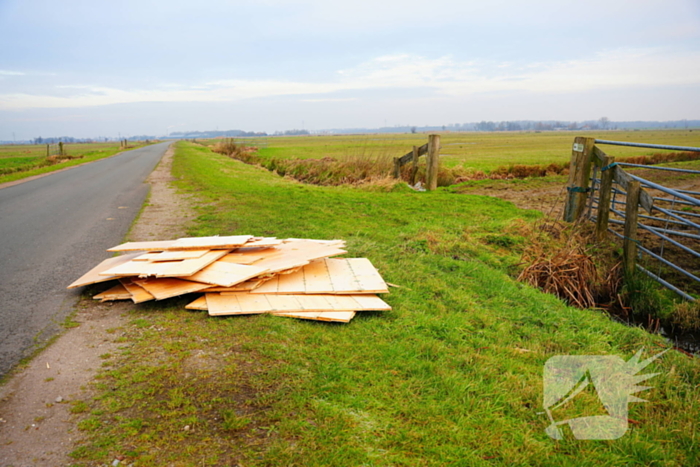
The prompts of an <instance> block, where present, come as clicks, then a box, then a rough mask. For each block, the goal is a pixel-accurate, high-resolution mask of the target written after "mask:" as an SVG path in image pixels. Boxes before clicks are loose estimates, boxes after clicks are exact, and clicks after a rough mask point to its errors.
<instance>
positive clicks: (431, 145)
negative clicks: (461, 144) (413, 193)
mask: <svg viewBox="0 0 700 467" xmlns="http://www.w3.org/2000/svg"><path fill="white" fill-rule="evenodd" d="M427 158H428V162H427V167H426V172H425V188H426V190H428V191H433V190H435V189H436V188H437V179H438V172H439V171H440V135H429V136H428V156H427Z"/></svg>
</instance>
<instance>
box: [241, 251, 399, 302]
mask: <svg viewBox="0 0 700 467" xmlns="http://www.w3.org/2000/svg"><path fill="white" fill-rule="evenodd" d="M388 292H389V290H388V287H387V284H386V283H385V282H384V280H383V279H382V277H381V276H380V274H379V272H378V271H377V270H376V269H375V268H374V266H372V263H370V262H369V260H367V259H366V258H326V259H321V260H316V261H313V262H311V263H310V264H308V265H307V266H304V268H303V269H302V270H301V271H299V272H296V273H294V274H289V275H285V276H276V277H274V278H272V279H271V280H270V281H268V282H266V283H265V284H263V285H261V286H260V287H259V288H257V289H255V290H253V291H252V293H257V294H344V295H348V294H350V295H352V294H369V293H388Z"/></svg>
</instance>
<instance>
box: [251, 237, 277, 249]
mask: <svg viewBox="0 0 700 467" xmlns="http://www.w3.org/2000/svg"><path fill="white" fill-rule="evenodd" d="M282 243H283V241H282V240H280V239H278V238H275V237H262V238H253V239H251V240H250V241H249V242H247V243H246V244H245V245H244V246H245V247H246V248H272V247H276V246H279V245H281V244H282Z"/></svg>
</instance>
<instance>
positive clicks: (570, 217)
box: [564, 136, 595, 222]
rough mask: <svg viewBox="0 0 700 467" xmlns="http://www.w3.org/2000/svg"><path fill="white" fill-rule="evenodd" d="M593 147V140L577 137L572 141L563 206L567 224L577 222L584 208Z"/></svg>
mask: <svg viewBox="0 0 700 467" xmlns="http://www.w3.org/2000/svg"><path fill="white" fill-rule="evenodd" d="M593 146H595V138H585V137H582V136H577V137H576V138H575V139H574V147H573V149H572V151H571V165H570V167H569V181H568V182H567V184H566V190H567V193H566V205H565V206H564V220H565V221H567V222H574V221H575V220H577V219H578V218H579V217H580V216H581V213H583V209H584V208H585V207H586V197H587V196H588V186H589V183H590V180H589V177H590V174H591V156H592V155H593Z"/></svg>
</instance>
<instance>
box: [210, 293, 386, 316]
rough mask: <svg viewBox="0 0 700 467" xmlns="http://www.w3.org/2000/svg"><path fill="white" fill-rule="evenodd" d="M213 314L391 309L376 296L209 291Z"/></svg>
mask: <svg viewBox="0 0 700 467" xmlns="http://www.w3.org/2000/svg"><path fill="white" fill-rule="evenodd" d="M207 306H208V308H209V314H210V315H212V316H224V315H237V314H260V313H293V312H301V311H303V312H323V311H363V310H379V311H381V310H390V309H391V307H390V306H389V305H388V304H387V303H385V302H384V301H383V300H382V299H381V298H379V297H377V296H376V295H280V294H278V295H267V294H257V295H256V294H250V293H237V294H215V293H207Z"/></svg>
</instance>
